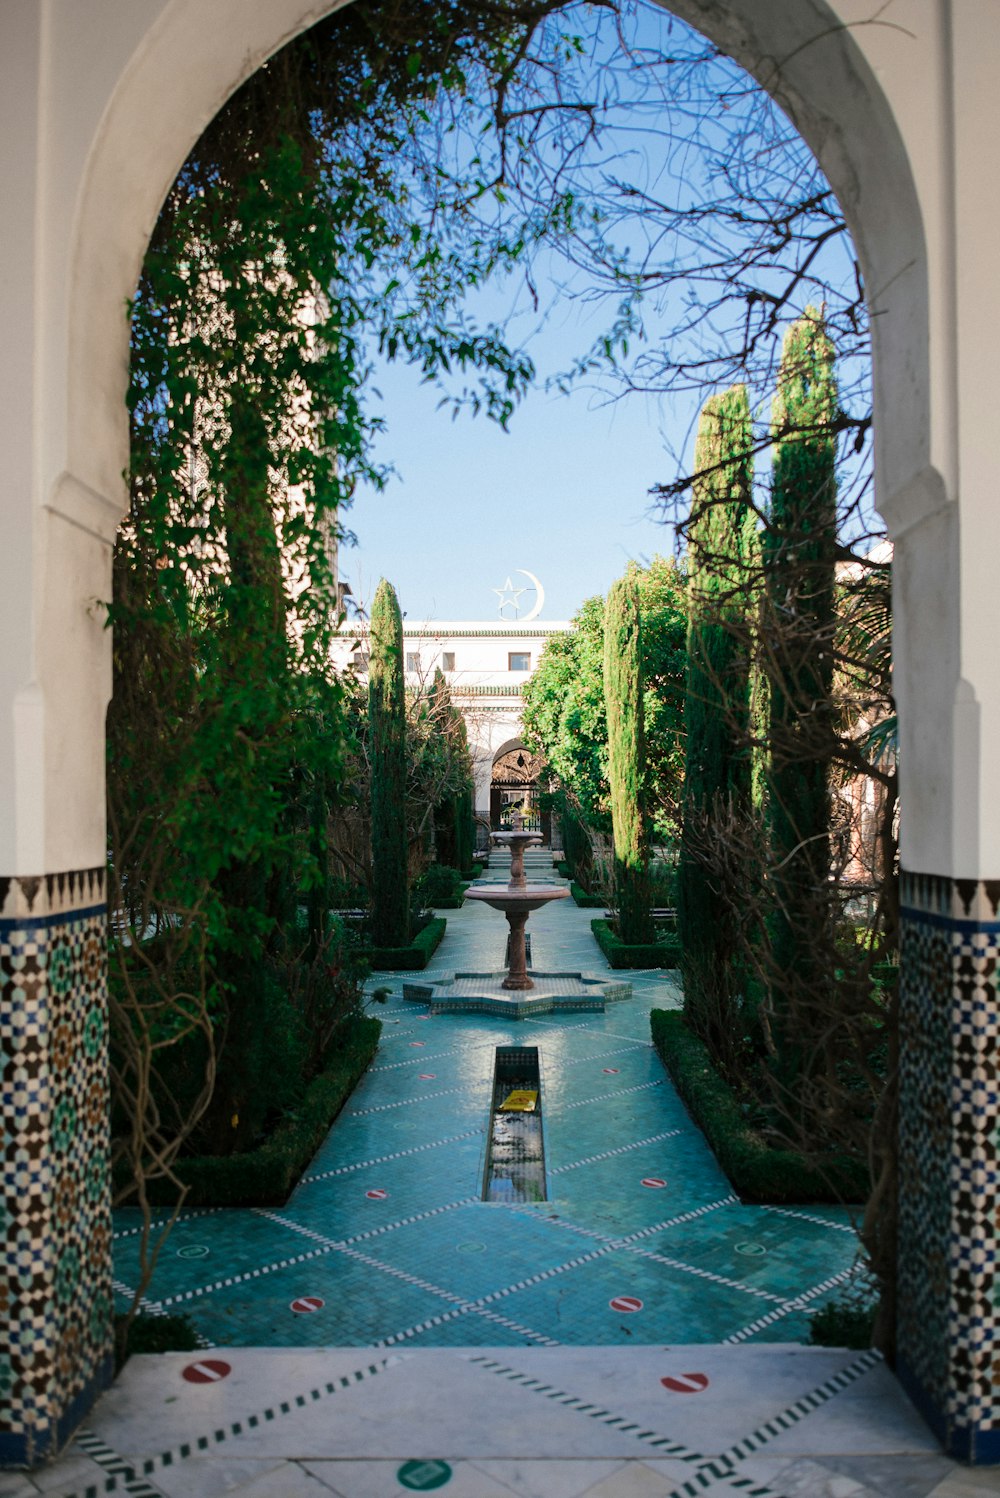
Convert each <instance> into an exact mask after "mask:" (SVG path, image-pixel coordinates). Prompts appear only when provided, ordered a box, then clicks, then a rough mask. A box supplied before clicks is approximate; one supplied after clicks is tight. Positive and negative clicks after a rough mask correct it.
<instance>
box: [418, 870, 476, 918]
mask: <svg viewBox="0 0 1000 1498" xmlns="http://www.w3.org/2000/svg"><path fill="white" fill-rule="evenodd" d="M464 892H465V885H464V883H463V882H462V875H461V874H460V872H459V871H458V869H455V868H452V867H451V866H450V865H449V864H446V863H432V864H431V866H430V868H428V869H425V870H424V872H423V873H422V874H421V876H420V878H419V879H418V880H417V882H416V883H415V884H414V886H413V899H414V903H415V904H416V905H417V906H418V907H419V908H420V909H424V910H426V909H430V910H458V909H459V907H460V906H461V904H462V895H463V894H464Z"/></svg>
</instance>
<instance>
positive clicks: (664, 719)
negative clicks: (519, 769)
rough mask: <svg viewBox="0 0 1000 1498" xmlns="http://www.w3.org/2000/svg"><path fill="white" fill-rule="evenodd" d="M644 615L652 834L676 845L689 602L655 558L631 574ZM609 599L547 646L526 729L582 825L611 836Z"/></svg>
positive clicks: (528, 692) (596, 602) (672, 570)
mask: <svg viewBox="0 0 1000 1498" xmlns="http://www.w3.org/2000/svg"><path fill="white" fill-rule="evenodd" d="M632 576H633V579H634V581H635V586H636V590H637V592H638V597H639V611H640V614H641V618H642V631H641V650H642V680H643V712H644V716H645V723H646V762H645V794H646V815H647V819H648V824H649V832H650V836H651V837H653V838H656V839H658V840H661V841H668V840H670V839H671V838H673V837H674V836H676V833H677V829H678V826H679V815H678V813H679V808H680V787H681V782H682V778H683V765H684V750H683V742H684V724H683V713H684V661H685V649H686V645H685V639H686V632H687V604H686V600H685V583H684V574H683V572H682V571H681V570H680V569H679V568H678V567H676V566H675V564H674V562H673V560H672V559H671V558H665V557H660V556H654V557H653V558H652V560H651V561H650V562H649V563H648V565H647V566H645V567H636V568H634V569H633V572H632ZM604 614H605V605H604V600H603V598H599V597H598V598H588V599H587V600H586V601H585V602H584V603H583V604H582V605H581V607H580V608H579V609H578V611H577V613H576V614H575V615H574V617H573V620H572V628H571V630H570V632H569V633H568V634H566V635H557V636H555V637H554V638H553V639H551V640H549V641H548V642H547V644H546V646H545V650H544V652H543V654H542V658H541V661H540V662H539V665H538V669H537V670H536V671H535V672H534V674H533V675H532V678H531V680H530V681H529V682H527V683H526V685H525V692H524V701H525V708H524V725H525V732H526V734H527V735H528V738H529V741H530V742H531V744H532V745H533V746H534V747H535V748H536V749H538V750H539V751H540V752H541V753H542V754H544V755H545V758H546V760H547V762H548V766H549V768H550V770H551V772H552V774H553V775H554V776H555V777H556V779H557V780H558V782H559V786H560V788H561V789H560V792H559V794H560V796H561V797H565V798H568V803H569V809H570V811H571V812H572V815H573V817H574V820H576V821H578V822H579V823H580V824H581V825H582V826H585V827H590V828H592V829H593V830H594V831H596V832H600V833H603V834H607V833H609V832H610V831H611V803H610V788H609V784H608V725H607V711H606V707H605V701H604Z"/></svg>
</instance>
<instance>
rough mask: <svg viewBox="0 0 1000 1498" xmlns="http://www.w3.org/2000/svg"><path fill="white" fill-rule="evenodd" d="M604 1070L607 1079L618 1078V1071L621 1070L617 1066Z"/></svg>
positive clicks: (607, 1067)
mask: <svg viewBox="0 0 1000 1498" xmlns="http://www.w3.org/2000/svg"><path fill="white" fill-rule="evenodd" d="M602 1069H603V1071H604V1075H605V1076H606V1077H617V1075H618V1070H619V1069H618V1067H617V1066H605V1067H604V1068H602Z"/></svg>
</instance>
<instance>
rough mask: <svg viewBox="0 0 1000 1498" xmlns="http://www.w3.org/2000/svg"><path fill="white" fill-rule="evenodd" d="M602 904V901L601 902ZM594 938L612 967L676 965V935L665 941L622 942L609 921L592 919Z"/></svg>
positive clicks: (678, 943)
mask: <svg viewBox="0 0 1000 1498" xmlns="http://www.w3.org/2000/svg"><path fill="white" fill-rule="evenodd" d="M601 903H602V904H603V901H602V902H601ZM590 929H591V931H593V933H594V940H595V941H596V942H597V945H598V946H599V947H600V949H601V951H602V952H603V953H604V955H605V957H606V958H607V959H608V963H609V965H610V966H611V967H613V968H635V967H666V968H669V967H678V966H679V965H680V955H681V948H680V942H679V941H678V940H677V938H676V937H671V938H670V939H669V940H667V941H650V942H641V943H631V942H624V941H622V940H621V938H620V937H618V936H617V935H616V934H615V932H614V930H613V929H612V926H611V922H610V921H606V920H600V919H599V920H594V921H591V923H590Z"/></svg>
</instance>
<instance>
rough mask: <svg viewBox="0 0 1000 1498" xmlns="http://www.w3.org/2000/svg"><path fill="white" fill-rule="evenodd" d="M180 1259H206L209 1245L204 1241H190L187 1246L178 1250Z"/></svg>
mask: <svg viewBox="0 0 1000 1498" xmlns="http://www.w3.org/2000/svg"><path fill="white" fill-rule="evenodd" d="M177 1257H178V1258H179V1259H206V1258H207V1257H208V1246H207V1244H204V1243H189V1244H188V1245H187V1247H186V1248H179V1249H178V1250H177Z"/></svg>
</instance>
